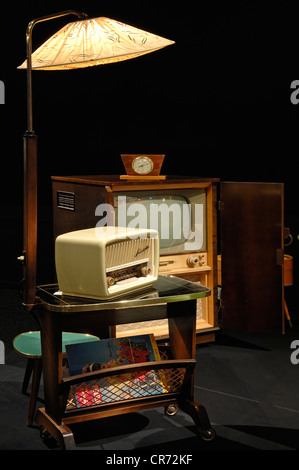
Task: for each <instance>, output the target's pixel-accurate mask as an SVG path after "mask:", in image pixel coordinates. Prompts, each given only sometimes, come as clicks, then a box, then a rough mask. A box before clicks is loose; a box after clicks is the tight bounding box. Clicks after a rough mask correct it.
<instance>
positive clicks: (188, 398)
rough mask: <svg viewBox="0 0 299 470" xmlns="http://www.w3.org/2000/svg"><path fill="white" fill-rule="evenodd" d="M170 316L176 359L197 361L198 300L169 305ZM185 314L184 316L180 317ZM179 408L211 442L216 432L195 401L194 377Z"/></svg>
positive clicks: (169, 321)
mask: <svg viewBox="0 0 299 470" xmlns="http://www.w3.org/2000/svg"><path fill="white" fill-rule="evenodd" d="M167 312H168V314H169V317H171V318H168V323H169V341H170V348H171V353H172V356H173V358H174V359H195V355H196V300H189V301H186V302H178V303H169V304H167ZM179 314H181V315H182V314H184V316H179ZM178 405H179V407H180V408H181V409H182V410H183V411H184V412H185V413H187V414H189V415H190V416H191V418H192V419H193V421H194V424H195V426H196V427H197V429H198V431H199V433H200V435H201V437H202V439H204V440H206V441H210V440H212V439H213V438H214V437H215V431H214V430H213V429H212V427H211V423H210V420H209V417H208V414H207V412H206V409H205V407H204V406H203V405H202V404H201V403H198V402H197V401H195V400H194V375H193V374H192V376H190V378H189V379H187V381H186V382H185V384H184V387H183V389H182V395H181V397H180V398H179V399H178Z"/></svg>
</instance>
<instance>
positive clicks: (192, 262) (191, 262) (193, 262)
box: [187, 255, 201, 268]
mask: <svg viewBox="0 0 299 470" xmlns="http://www.w3.org/2000/svg"><path fill="white" fill-rule="evenodd" d="M187 264H188V266H189V267H190V268H194V267H195V266H200V265H201V262H200V260H199V257H198V256H196V255H192V256H189V258H188V259H187Z"/></svg>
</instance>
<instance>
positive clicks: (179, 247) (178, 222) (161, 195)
mask: <svg viewBox="0 0 299 470" xmlns="http://www.w3.org/2000/svg"><path fill="white" fill-rule="evenodd" d="M114 207H115V224H116V225H118V226H126V227H130V228H150V229H153V230H157V231H158V233H159V238H160V253H161V254H172V253H183V252H185V251H199V250H201V251H203V250H205V249H206V236H205V226H206V215H205V211H206V193H205V191H203V190H200V189H197V190H188V189H187V190H169V191H167V192H166V191H165V192H163V191H140V192H135V191H134V192H133V191H132V192H129V191H128V192H124V193H116V194H114Z"/></svg>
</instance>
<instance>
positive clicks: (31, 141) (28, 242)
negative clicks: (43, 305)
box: [19, 10, 87, 310]
mask: <svg viewBox="0 0 299 470" xmlns="http://www.w3.org/2000/svg"><path fill="white" fill-rule="evenodd" d="M66 15H76V16H77V17H78V18H80V19H86V18H87V15H86V14H85V13H81V12H78V11H76V10H67V11H63V12H60V13H55V14H52V15H48V16H43V17H41V18H37V19H35V20H32V21H31V22H30V23H29V24H28V26H27V30H26V52H27V130H26V132H25V134H24V137H23V146H24V147H23V150H24V211H23V219H24V220H23V226H24V228H23V230H24V231H23V237H24V241H23V243H24V244H23V255H22V256H20V257H19V259H21V260H22V261H23V282H24V285H23V304H24V306H25V307H26V308H27V309H28V310H31V308H32V307H33V305H34V303H35V297H36V294H35V292H36V268H37V266H36V265H37V136H36V135H35V133H34V130H33V117H32V60H31V54H32V30H33V27H34V26H35V25H36V23H40V22H42V21H48V20H52V19H55V18H59V17H61V16H66Z"/></svg>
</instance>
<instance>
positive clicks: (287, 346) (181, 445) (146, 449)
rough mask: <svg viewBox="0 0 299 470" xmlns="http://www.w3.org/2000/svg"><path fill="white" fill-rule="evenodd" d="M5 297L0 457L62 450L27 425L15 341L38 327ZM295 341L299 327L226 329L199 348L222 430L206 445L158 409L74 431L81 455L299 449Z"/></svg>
mask: <svg viewBox="0 0 299 470" xmlns="http://www.w3.org/2000/svg"><path fill="white" fill-rule="evenodd" d="M0 298H1V300H2V305H3V312H2V321H1V325H2V326H1V329H0V339H1V341H3V342H4V344H5V364H1V365H0V450H48V451H49V450H51V451H52V452H54V451H59V450H60V448H59V447H58V445H57V443H56V442H55V441H54V440H53V439H51V438H50V439H46V440H43V439H42V438H41V436H40V432H39V429H37V427H36V426H33V427H27V426H26V416H27V407H28V396H27V395H22V393H21V385H22V380H23V374H24V368H25V363H26V360H25V358H23V357H21V356H20V355H18V354H17V353H16V352H15V351H14V350H13V348H12V340H13V337H14V336H15V335H16V334H17V333H19V332H21V331H27V330H30V329H34V327H35V326H36V325H35V324H34V320H33V319H32V318H31V317H30V314H26V313H24V312H23V310H22V307H21V305H20V301H19V298H18V295H17V292H16V291H15V290H11V289H0ZM297 339H298V340H299V328H298V327H297V326H294V327H293V328H291V327H287V331H286V334H285V335H267V334H257V333H248V332H247V333H246V332H234V331H227V330H220V332H219V333H217V336H216V341H215V342H214V343H209V344H205V345H199V346H198V347H197V350H196V359H197V366H196V374H195V399H196V400H197V401H199V402H201V403H202V404H204V406H205V408H206V410H207V412H208V415H209V418H210V421H211V423H212V427H213V429H214V430H215V431H216V438H215V439H214V440H213V441H211V442H205V441H203V440H202V439H201V438H200V437H199V436H198V434H197V432H196V429H195V426H194V423H193V421H192V419H191V418H190V417H189V416H188V415H186V414H185V413H183V412H182V411H178V413H177V414H176V415H175V416H171V417H170V416H167V415H166V414H165V413H164V409H163V408H156V409H152V410H149V411H144V412H138V413H131V414H128V415H123V416H115V417H112V418H105V419H102V420H98V421H93V422H89V423H78V424H76V425H73V426H72V430H73V433H74V437H75V441H76V445H77V449H78V450H101V451H105V452H102V453H101V455H102V456H106V457H105V458H110V456H114V457H113V458H117V456H119V455H122V454H121V453H122V452H123V451H126V452H127V453H128V452H129V453H131V454H132V455H135V456H136V455H141V454H142V455H147V456H148V457H147V458H146V459H145V458H144V459H143V460H147V463H151V464H155V463H156V462H154V461H152V462H150V460H148V459H151V458H154V457H152V456H153V455H155V456H156V455H160V454H161V455H165V454H168V455H172V456H173V455H174V454H179V455H180V456H181V458H183V457H182V456H186V455H191V456H193V459H194V458H195V456H198V454H199V453H200V455H201V454H202V452H203V451H223V450H230V451H232V450H233V451H242V450H245V451H253V450H276V451H277V450H281V451H282V450H299V403H298V390H299V364H298V365H297V364H296V362H297V355H296V349H292V348H291V344H292V342H293V341H294V340H297ZM298 345H299V341H298ZM298 348H299V346H298ZM298 357H299V354H298ZM291 359H293V362H294V363H293V362H292V360H291ZM42 396H43V386H42V385H41V388H40V397H41V398H42ZM38 406H43V404H42V403H39V404H38ZM144 453H145V454H144ZM124 455H126V454H124ZM193 461H194V460H193ZM106 463H107V462H106ZM108 463H110V462H108ZM114 463H115V462H114ZM116 463H117V462H116ZM119 463H121V462H119ZM122 463H123V462H122ZM171 463H174V462H171ZM182 463H183V464H184V463H189V462H184V461H183V462H182ZM144 464H146V462H144ZM136 465H137V464H136Z"/></svg>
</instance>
